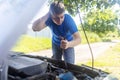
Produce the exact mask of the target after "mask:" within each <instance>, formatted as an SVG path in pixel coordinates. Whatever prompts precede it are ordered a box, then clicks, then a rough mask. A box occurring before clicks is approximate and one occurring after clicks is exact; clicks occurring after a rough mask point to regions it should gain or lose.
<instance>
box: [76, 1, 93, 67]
mask: <svg viewBox="0 0 120 80" xmlns="http://www.w3.org/2000/svg"><path fill="white" fill-rule="evenodd" d="M75 3H76V5H77V2H76V1H75ZM77 12H78V15H79V19H80V23H81V26H82V29H83V32H84V34H85V38H86V40H87V43H88V46H89V49H90V52H91V57H92V69H93V68H94V56H93V52H92V49H91V46H90V43H89V40H88V37H87V34H86V32H85V29H84V26H83V23H82V19H81V15H80V11H79V6H78V5H77Z"/></svg>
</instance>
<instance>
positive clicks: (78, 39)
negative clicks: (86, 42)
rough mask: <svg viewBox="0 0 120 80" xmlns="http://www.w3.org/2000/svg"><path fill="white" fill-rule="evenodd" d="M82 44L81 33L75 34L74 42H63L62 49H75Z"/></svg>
mask: <svg viewBox="0 0 120 80" xmlns="http://www.w3.org/2000/svg"><path fill="white" fill-rule="evenodd" d="M80 43H81V37H80V34H79V32H75V33H74V34H73V40H72V41H67V40H61V48H63V49H67V48H69V47H74V46H76V45H78V44H80Z"/></svg>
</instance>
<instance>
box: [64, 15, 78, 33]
mask: <svg viewBox="0 0 120 80" xmlns="http://www.w3.org/2000/svg"><path fill="white" fill-rule="evenodd" d="M66 26H67V27H68V29H69V30H70V33H71V34H74V33H75V32H77V31H78V29H77V25H76V24H75V21H74V20H73V18H72V17H71V16H70V15H66Z"/></svg>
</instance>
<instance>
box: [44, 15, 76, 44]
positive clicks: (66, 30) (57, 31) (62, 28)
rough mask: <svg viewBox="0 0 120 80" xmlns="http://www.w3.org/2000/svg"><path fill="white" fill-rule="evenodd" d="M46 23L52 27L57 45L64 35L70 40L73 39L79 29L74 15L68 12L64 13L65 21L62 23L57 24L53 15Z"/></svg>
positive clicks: (53, 37)
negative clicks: (53, 19)
mask: <svg viewBox="0 0 120 80" xmlns="http://www.w3.org/2000/svg"><path fill="white" fill-rule="evenodd" d="M45 24H46V25H47V26H48V27H49V28H50V29H51V31H52V42H53V43H55V44H56V45H60V41H61V38H60V37H64V38H65V39H67V40H68V41H71V40H73V36H72V34H74V33H75V32H77V31H78V29H77V26H76V24H75V22H74V20H73V19H72V17H71V16H70V15H68V14H65V15H64V21H63V23H62V24H61V25H57V24H55V23H54V22H53V21H52V19H51V17H49V18H48V19H47V21H46V22H45Z"/></svg>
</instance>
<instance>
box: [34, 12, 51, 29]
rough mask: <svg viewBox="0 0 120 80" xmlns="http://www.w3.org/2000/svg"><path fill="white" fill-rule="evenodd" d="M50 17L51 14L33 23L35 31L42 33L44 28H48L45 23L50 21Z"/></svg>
mask: <svg viewBox="0 0 120 80" xmlns="http://www.w3.org/2000/svg"><path fill="white" fill-rule="evenodd" d="M48 17H49V12H48V13H47V14H46V15H45V16H43V17H41V18H40V19H38V20H36V21H35V22H34V23H33V26H32V29H33V31H40V30H42V29H43V28H45V27H46V24H45V22H46V20H47V19H48Z"/></svg>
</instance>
